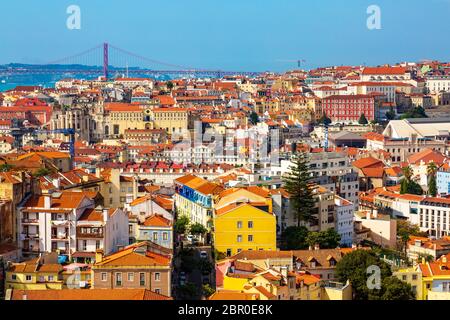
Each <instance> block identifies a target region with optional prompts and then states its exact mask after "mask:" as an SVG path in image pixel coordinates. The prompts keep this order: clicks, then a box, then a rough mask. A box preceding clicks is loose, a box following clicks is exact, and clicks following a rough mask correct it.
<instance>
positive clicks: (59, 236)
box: [52, 233, 69, 241]
mask: <svg viewBox="0 0 450 320" xmlns="http://www.w3.org/2000/svg"><path fill="white" fill-rule="evenodd" d="M52 241H69V238H68V237H67V234H65V233H64V234H63V233H61V234H52Z"/></svg>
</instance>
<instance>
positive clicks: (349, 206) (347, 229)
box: [334, 195, 354, 246]
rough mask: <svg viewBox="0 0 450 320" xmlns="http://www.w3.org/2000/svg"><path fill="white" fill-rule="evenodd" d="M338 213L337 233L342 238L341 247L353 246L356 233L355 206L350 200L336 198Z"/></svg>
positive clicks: (335, 203) (336, 210)
mask: <svg viewBox="0 0 450 320" xmlns="http://www.w3.org/2000/svg"><path fill="white" fill-rule="evenodd" d="M334 205H335V212H336V231H337V233H339V235H340V236H341V245H345V246H351V245H352V244H353V233H354V225H353V219H354V206H353V203H351V202H350V201H348V200H345V199H344V198H341V197H339V196H336V195H335V196H334Z"/></svg>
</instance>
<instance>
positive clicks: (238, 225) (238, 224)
mask: <svg viewBox="0 0 450 320" xmlns="http://www.w3.org/2000/svg"><path fill="white" fill-rule="evenodd" d="M237 228H238V229H242V221H238V222H237Z"/></svg>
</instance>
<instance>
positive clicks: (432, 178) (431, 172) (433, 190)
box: [427, 162, 438, 197]
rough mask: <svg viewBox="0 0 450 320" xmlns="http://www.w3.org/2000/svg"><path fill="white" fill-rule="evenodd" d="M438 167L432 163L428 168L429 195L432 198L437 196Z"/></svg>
mask: <svg viewBox="0 0 450 320" xmlns="http://www.w3.org/2000/svg"><path fill="white" fill-rule="evenodd" d="M437 170H438V167H437V166H436V164H435V163H434V162H430V163H429V164H428V166H427V174H428V194H429V195H431V196H432V197H435V196H436V195H437V185H436V172H437Z"/></svg>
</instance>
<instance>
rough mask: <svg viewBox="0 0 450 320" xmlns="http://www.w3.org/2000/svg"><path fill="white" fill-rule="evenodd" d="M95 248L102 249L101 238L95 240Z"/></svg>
mask: <svg viewBox="0 0 450 320" xmlns="http://www.w3.org/2000/svg"><path fill="white" fill-rule="evenodd" d="M95 249H96V250H98V249H100V240H96V241H95Z"/></svg>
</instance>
